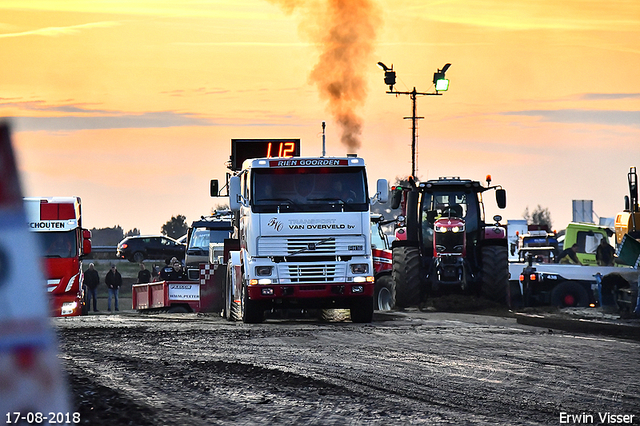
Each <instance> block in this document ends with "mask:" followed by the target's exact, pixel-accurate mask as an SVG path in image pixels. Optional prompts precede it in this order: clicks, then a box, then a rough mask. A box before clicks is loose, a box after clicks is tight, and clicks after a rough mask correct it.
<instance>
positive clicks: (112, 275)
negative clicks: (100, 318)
mask: <svg viewBox="0 0 640 426" xmlns="http://www.w3.org/2000/svg"><path fill="white" fill-rule="evenodd" d="M104 283H105V284H106V285H107V288H108V289H109V299H107V309H108V310H109V312H111V298H114V299H115V305H114V307H115V309H116V311H119V309H118V292H119V289H120V286H121V285H122V276H121V275H120V272H118V269H117V268H116V265H111V269H110V270H109V272H107V276H106V277H105V278H104Z"/></svg>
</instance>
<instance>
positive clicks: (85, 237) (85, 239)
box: [82, 228, 91, 255]
mask: <svg viewBox="0 0 640 426" xmlns="http://www.w3.org/2000/svg"><path fill="white" fill-rule="evenodd" d="M82 254H83V255H87V254H91V231H89V230H88V229H84V228H83V229H82Z"/></svg>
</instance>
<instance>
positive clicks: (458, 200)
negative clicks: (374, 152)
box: [391, 175, 509, 308]
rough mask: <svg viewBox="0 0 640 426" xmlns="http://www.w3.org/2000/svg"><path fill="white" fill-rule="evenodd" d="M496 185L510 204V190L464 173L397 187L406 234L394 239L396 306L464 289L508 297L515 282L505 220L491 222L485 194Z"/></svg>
mask: <svg viewBox="0 0 640 426" xmlns="http://www.w3.org/2000/svg"><path fill="white" fill-rule="evenodd" d="M488 190H495V194H496V204H497V205H498V207H499V208H501V209H503V208H505V207H506V191H505V190H504V189H502V187H501V186H499V185H498V186H491V176H490V175H488V176H487V185H486V186H483V185H482V184H481V183H480V182H478V181H473V180H468V179H460V178H459V177H441V178H439V179H434V180H428V181H426V182H422V183H416V182H415V181H414V180H413V179H412V178H409V180H408V186H405V187H402V186H399V187H395V188H394V190H393V197H392V206H391V208H393V209H397V208H399V207H402V212H403V215H402V216H403V217H399V218H398V222H399V223H404V227H405V229H404V235H405V236H406V237H405V238H403V239H400V238H398V239H396V240H395V241H394V242H393V245H392V250H393V270H392V277H393V281H394V284H395V287H396V288H395V291H396V301H395V302H396V303H395V305H396V307H398V308H405V307H409V306H415V305H420V304H421V303H422V302H424V301H425V300H426V298H427V297H429V296H432V295H438V294H441V293H443V292H452V291H454V290H455V291H460V290H461V291H464V292H473V293H476V294H478V295H482V296H484V297H485V298H488V299H491V300H494V301H499V302H505V303H506V297H507V286H508V283H509V264H508V247H507V235H506V230H505V228H504V227H503V226H502V225H501V224H500V220H502V217H501V216H499V215H496V216H494V217H493V220H494V223H490V224H487V223H485V218H484V204H483V201H482V194H483V193H484V192H485V191H488Z"/></svg>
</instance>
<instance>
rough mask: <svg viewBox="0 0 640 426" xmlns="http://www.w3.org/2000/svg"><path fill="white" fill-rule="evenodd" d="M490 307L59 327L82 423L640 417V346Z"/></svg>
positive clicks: (89, 320) (172, 317) (128, 319)
mask: <svg viewBox="0 0 640 426" xmlns="http://www.w3.org/2000/svg"><path fill="white" fill-rule="evenodd" d="M489 313H490V314H491V315H478V314H469V313H453V312H438V311H436V310H435V308H434V307H431V308H430V310H429V311H419V310H410V311H405V312H386V313H382V312H376V314H375V318H374V322H373V323H372V324H353V323H351V322H349V321H347V320H345V318H340V317H339V316H338V317H336V318H334V320H332V321H319V320H316V319H308V318H307V319H269V320H267V321H266V322H265V323H263V324H258V325H248V324H243V323H232V322H227V321H225V320H224V319H222V318H220V317H218V316H215V315H204V314H157V315H141V314H136V313H133V312H129V313H126V312H124V313H120V314H113V315H92V316H89V317H78V318H67V319H62V318H60V319H55V324H56V329H57V331H58V335H59V338H60V345H61V359H62V361H63V364H64V366H65V369H66V371H67V372H68V376H69V381H70V385H71V390H72V394H73V399H74V405H75V407H76V409H77V410H78V411H79V412H80V413H81V418H82V423H83V424H90V425H98V426H101V425H114V424H118V425H120V424H131V425H228V424H234V425H265V424H276V425H298V424H309V425H347V424H350V425H370V424H373V425H406V424H430V425H461V424H465V425H559V424H565V423H562V422H561V420H562V417H561V416H562V415H563V414H562V413H565V415H580V414H586V415H592V416H593V419H594V420H595V422H592V423H586V422H585V423H583V424H611V423H606V422H605V423H602V422H599V413H602V414H603V415H604V414H605V413H611V414H615V415H627V416H634V417H633V419H632V421H633V423H632V424H640V420H639V419H640V384H639V379H640V372H639V365H638V359H639V355H638V354H639V353H640V343H638V342H637V341H633V340H625V339H618V338H609V337H602V336H593V335H587V334H579V333H578V334H572V333H564V332H559V331H552V330H548V329H541V328H536V327H530V326H525V325H519V324H517V322H516V320H515V319H514V318H513V317H512V316H511V315H510V314H509V313H508V312H503V313H502V314H500V312H497V311H496V310H491V311H490V312H489ZM565 419H566V418H565ZM585 419H587V420H589V419H590V418H589V417H585ZM620 419H622V418H621V417H620ZM573 424H577V423H573ZM618 424H620V423H618Z"/></svg>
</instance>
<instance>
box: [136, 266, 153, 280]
mask: <svg viewBox="0 0 640 426" xmlns="http://www.w3.org/2000/svg"><path fill="white" fill-rule="evenodd" d="M149 282H151V272H149V270H148V269H147V268H145V267H144V263H142V262H140V271H138V284H144V283H149Z"/></svg>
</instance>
